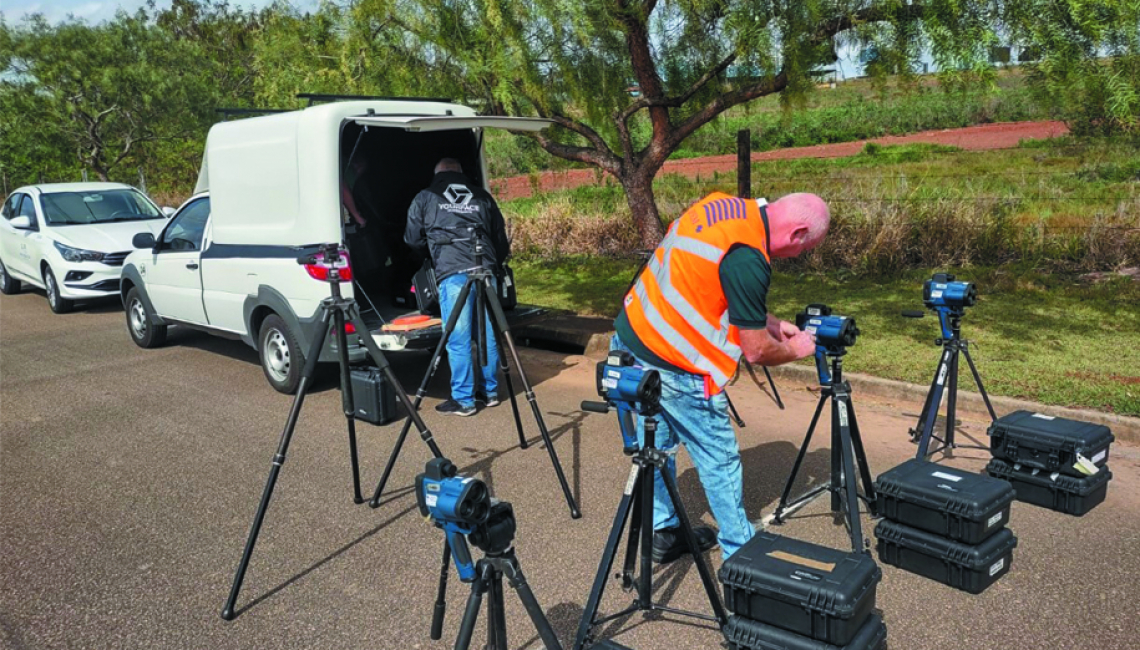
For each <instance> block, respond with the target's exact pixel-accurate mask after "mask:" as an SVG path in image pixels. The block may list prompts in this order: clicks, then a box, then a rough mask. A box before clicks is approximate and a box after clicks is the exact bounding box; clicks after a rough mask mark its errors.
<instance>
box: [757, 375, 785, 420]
mask: <svg viewBox="0 0 1140 650" xmlns="http://www.w3.org/2000/svg"><path fill="white" fill-rule="evenodd" d="M761 367H762V368H764V376H765V377H767V378H768V385H769V386H771V387H772V397H775V398H776V406H779V407H780V410H781V411H783V410H784V400H782V399H780V391H779V389H778V388H776V382H775V380H773V379H772V371H771V370H768V366H761Z"/></svg>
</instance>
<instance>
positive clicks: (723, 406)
mask: <svg viewBox="0 0 1140 650" xmlns="http://www.w3.org/2000/svg"><path fill="white" fill-rule="evenodd" d="M610 349H611V350H625V351H627V352H628V351H629V349H628V348H626V347H625V345H624V344H623V343H622V342H621V339H620V338H618V336H617V335H614V337H613V339H612V341H611V342H610ZM637 361H638V364H639V365H643V366H645V367H646V368H649V369H652V370H656V371H657V372H659V373H660V374H661V413H659V414H658V415H656V416H654V417H655V418H656V420H657V432H656V434H655V436H654V438H655V442H656V446H657V448H658V449H660V450H662V451H666V452H676V451H677V446H678V443H684V445H685V449H686V450H687V451H688V452H689V457H690V458H691V459H692V460H693V465H694V466H695V467H696V468H697V474H698V475H699V476H700V479H701V485H702V486H704V489H705V496H706V497H707V498H708V501H709V508H710V509H711V510H712V514H713V517H715V518H716V522H717V525H718V526H719V527H720V534H719V536H718V537H717V541H718V542H719V543H720V549H721V553H722V554H723V557H724V558H725V559H728V557H729V556H730V555H732V554H733V553H735V552H736V550H737V549H739V548H740V547H741V546H743V545H744V543H745V542H747V541H748V540H749V539H752V534H753V528H752V523H751V522H750V521H748V516H747V515H746V514H745V512H744V473H743V470H742V468H741V466H740V447H739V445H737V442H736V432H735V431H734V430H733V428H732V423H731V422H730V421H729V419H728V398H727V397H726V396H725V394H724V393H723V392H721V393H720V394H719V395H714V396H713V397H712V398H711V399H706V398H705V383H704V379H703V378H701V377H699V376H697V375H693V374H689V373H680V372H673V371H670V370H665V369H663V368H658V367H656V366H653V365H652V364H649V363H646V362H645V361H643V360H641V359H638V360H637ZM643 420H644V418H638V423H637V437H638V441H639V442H642V443H644V441H645V438H644V436H645V427H644V423H643ZM667 471H668V472H669V473H670V474H671V475H672V476H673V478H674V479H676V477H677V459H676V456H675V455H672V456H671V457H670V459H669V465H668V467H667ZM654 479H655V480H654V487H653V500H654V504H653V529H654V530H661V529H663V528H672V527H674V526H680V525H681V521H680V520H679V519H678V518H677V513H676V511H675V510H674V508H673V502H672V501H671V500H670V499H669V493H668V492H667V491H666V489H665V481H664V479H662V478H661V473H660V471H657V472H654ZM697 523H698V522H696V521H693V522H692V524H693V525H694V526H696V525H697Z"/></svg>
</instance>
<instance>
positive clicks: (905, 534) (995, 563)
mask: <svg viewBox="0 0 1140 650" xmlns="http://www.w3.org/2000/svg"><path fill="white" fill-rule="evenodd" d="M875 537H877V538H878V539H879V543H878V551H879V560H881V561H882V562H884V563H885V564H890V565H892V566H897V567H899V568H901V569H905V570H907V571H910V572H911V573H917V574H918V575H920V576H925V577H927V578H930V579H931V580H937V581H938V582H941V583H943V584H947V585H950V586H951V587H954V588H955V589H961V590H963V591H967V592H969V593H971V594H980V593H982V592H983V591H985V590H986V588H988V587H989V586H990V585H992V584H993V583H995V582H997V581H998V579H1000V578H1001V577H1002V576H1003V575H1005V574H1006V573H1009V568H1010V564H1011V563H1012V562H1013V549H1014V548H1016V547H1017V538H1016V537H1014V535H1013V533H1012V532H1011V531H1010V530H1009V529H1008V528H1003V529H1001V530H1000V531H998V533H997V534H996V535H992V536H990V537H989V538H988V539H986V540H985V541H984V542H982V543H981V544H976V545H971V544H963V543H962V542H956V541H953V540H949V539H946V538H945V537H940V536H938V535H933V534H931V533H928V532H926V531H923V530H918V529H917V528H911V527H909V526H904V525H903V524H899V523H896V522H893V521H888V520H886V519H884V520H882V521H880V522H879V525H878V526H876V527H875Z"/></svg>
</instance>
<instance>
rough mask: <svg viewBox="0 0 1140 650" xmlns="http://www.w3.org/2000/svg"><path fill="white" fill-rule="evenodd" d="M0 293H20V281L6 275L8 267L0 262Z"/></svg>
mask: <svg viewBox="0 0 1140 650" xmlns="http://www.w3.org/2000/svg"><path fill="white" fill-rule="evenodd" d="M0 293H2V294H4V295H6V296H10V295H12V294H16V293H20V281H19V280H17V279H16V278H13V277H12V276H10V275H8V268H7V267H6V266H4V263H3V262H0Z"/></svg>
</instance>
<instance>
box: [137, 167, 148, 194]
mask: <svg viewBox="0 0 1140 650" xmlns="http://www.w3.org/2000/svg"><path fill="white" fill-rule="evenodd" d="M139 189H140V190H142V193H143V194H147V191H146V176H144V175H143V170H142V167H141V166H140V167H139Z"/></svg>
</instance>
